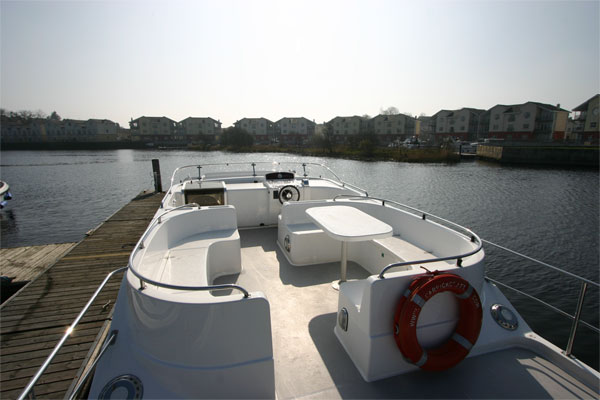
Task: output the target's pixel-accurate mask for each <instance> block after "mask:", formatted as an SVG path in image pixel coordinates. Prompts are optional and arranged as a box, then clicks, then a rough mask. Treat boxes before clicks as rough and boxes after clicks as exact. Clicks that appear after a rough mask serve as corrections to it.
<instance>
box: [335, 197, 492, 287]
mask: <svg viewBox="0 0 600 400" xmlns="http://www.w3.org/2000/svg"><path fill="white" fill-rule="evenodd" d="M340 199H346V200H350V201H352V200H358V201H365V200H372V201H375V202H381V206H382V207H386V206H388V205H390V204H392V205H394V206H397V207H402V208H404V209H407V210H410V211H412V212H413V213H415V214H419V216H420V217H421V219H423V220H426V219H428V218H429V219H431V218H433V219H434V220H435V221H438V222H442V223H443V224H445V225H447V226H449V227H452V228H454V229H459V230H461V231H462V233H463V234H464V235H465V236H466V237H468V238H470V240H471V242H473V243H475V244H476V245H477V247H476V248H475V249H473V250H471V251H469V252H466V253H461V254H457V255H452V256H447V257H436V258H428V259H424V260H415V261H405V262H398V263H392V264H389V265H387V266H386V267H385V268H383V269H382V270H381V272H380V273H379V279H385V276H384V275H385V273H386V272H387V271H388V270H390V269H392V268H395V267H403V266H407V265H414V264H428V263H433V262H437V261H450V260H456V263H457V265H458V266H459V267H460V266H461V264H462V259H463V258H466V257H469V256H472V255H473V254H476V253H478V252H480V251H481V249H482V248H483V243H482V241H481V239H480V238H479V236H477V235H476V234H475V233H474V232H473V231H471V230H470V229H468V228H465V227H464V226H461V225H458V224H455V223H454V222H452V221H448V220H446V219H444V218H441V217H438V216H435V215H433V214H429V213H426V212H424V211H421V210H419V209H417V208H414V207H410V206H407V205H405V204H402V203H398V202H395V201H392V200H385V199H380V198H377V197H368V196H367V197H359V196H352V195H338V196H336V197H334V198H333V201H337V200H340ZM435 221H434V222H435Z"/></svg>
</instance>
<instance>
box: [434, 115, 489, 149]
mask: <svg viewBox="0 0 600 400" xmlns="http://www.w3.org/2000/svg"><path fill="white" fill-rule="evenodd" d="M484 114H485V110H480V109H477V108H467V107H465V108H461V109H460V110H440V111H438V112H437V113H435V114H434V115H433V116H432V117H431V125H430V126H431V127H432V128H433V131H434V132H433V134H434V138H435V141H436V142H440V141H442V140H443V139H444V138H446V137H452V138H457V139H460V140H465V141H475V140H477V139H478V134H479V133H480V131H481V129H480V123H481V119H482V116H484Z"/></svg>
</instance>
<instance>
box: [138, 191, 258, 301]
mask: <svg viewBox="0 0 600 400" xmlns="http://www.w3.org/2000/svg"><path fill="white" fill-rule="evenodd" d="M194 207H197V208H198V209H200V206H199V205H198V204H196V203H189V204H184V205H182V206H179V207H175V208H172V209H170V210H167V211H165V212H164V213H163V214H161V215H159V216H158V217H157V218H155V219H154V220H153V221H152V222H151V223H150V225H148V228H146V231H144V234H143V235H142V237H141V238H140V240H139V241H138V244H137V245H136V246H135V248H134V249H133V251H132V252H131V255H130V256H129V266H128V267H129V270H130V271H131V273H132V274H133V275H135V276H136V277H137V278H138V279H139V280H140V289H144V287H145V283H148V284H150V285H153V286H158V287H162V288H165V289H173V290H190V291H209V290H224V289H236V290H239V291H240V292H242V293H243V294H244V297H245V298H248V297H250V293H248V291H247V290H246V289H244V288H243V287H241V286H238V285H234V284H223V285H209V286H181V285H170V284H168V283H163V282H158V281H154V280H152V279H149V278H146V277H145V276H143V275H142V274H141V273H139V272H138V271H136V270H135V268H133V258H134V257H135V255H136V254H137V252H138V251H140V250H142V249H144V241H145V240H146V237H147V236H148V235H149V234H150V232H151V231H152V229H153V228H155V227H156V226H158V225H159V224H161V223H162V218H163V217H164V216H165V215H167V214H169V213H172V212H173V211H178V210H181V209H184V208H194Z"/></svg>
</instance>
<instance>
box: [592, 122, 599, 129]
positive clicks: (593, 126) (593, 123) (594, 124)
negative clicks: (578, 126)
mask: <svg viewBox="0 0 600 400" xmlns="http://www.w3.org/2000/svg"><path fill="white" fill-rule="evenodd" d="M597 125H598V124H597V123H596V122H590V128H595V127H596V126H597Z"/></svg>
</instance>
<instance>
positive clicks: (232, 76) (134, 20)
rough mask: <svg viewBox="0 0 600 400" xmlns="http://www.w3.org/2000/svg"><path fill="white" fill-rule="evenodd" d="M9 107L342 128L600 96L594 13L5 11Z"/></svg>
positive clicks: (270, 8) (144, 5)
mask: <svg viewBox="0 0 600 400" xmlns="http://www.w3.org/2000/svg"><path fill="white" fill-rule="evenodd" d="M0 14H1V19H0V34H1V41H0V45H1V48H0V56H1V57H0V58H1V60H0V106H1V107H2V108H4V109H7V110H10V111H18V110H24V109H26V110H42V111H44V112H45V113H46V114H50V113H51V112H52V111H57V112H58V113H59V114H60V115H61V116H62V117H63V118H74V119H87V118H106V119H110V120H113V121H115V122H118V123H120V124H121V125H122V126H126V127H127V126H128V121H129V120H130V119H131V118H137V117H140V116H142V115H146V116H163V115H164V116H167V117H169V118H172V119H174V120H176V121H180V120H182V119H184V118H186V117H188V116H194V117H205V116H209V117H213V118H215V119H219V120H221V122H223V126H224V127H227V126H229V125H231V124H233V122H235V121H236V120H238V119H240V118H243V117H265V118H269V119H271V120H272V121H276V120H278V119H280V118H282V117H299V116H304V117H306V118H309V119H311V120H316V122H318V123H321V122H323V121H327V120H330V119H332V118H333V117H335V116H338V115H339V116H349V115H363V114H369V115H371V116H374V115H377V114H378V113H379V111H380V110H381V109H382V108H387V107H390V106H395V107H396V108H398V110H399V111H400V112H407V113H412V114H414V115H419V114H421V113H424V114H426V115H432V114H434V113H435V112H437V111H439V110H440V109H458V108H462V107H475V108H483V109H489V108H491V107H492V106H494V105H496V104H498V103H501V104H515V103H524V102H526V101H530V100H531V101H538V102H543V103H549V104H557V103H560V104H561V107H563V108H566V109H568V110H570V109H572V108H574V107H576V106H578V105H579V104H581V103H583V102H584V101H586V100H587V99H589V98H590V97H592V96H593V95H594V94H597V93H599V92H600V29H599V26H600V1H598V0H596V1H587V2H585V1H568V2H555V1H526V2H517V1H501V2H491V1H467V2H454V1H419V2H417V1H414V2H412V1H399V0H394V1H373V0H370V1H346V0H345V1H328V0H317V1H282V0H280V1H250V0H248V1H241V0H240V1H233V0H225V1H150V2H148V1H97V2H90V1H71V2H54V1H42V2H28V1H18V2H9V1H3V0H2V1H1V2H0Z"/></svg>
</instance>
